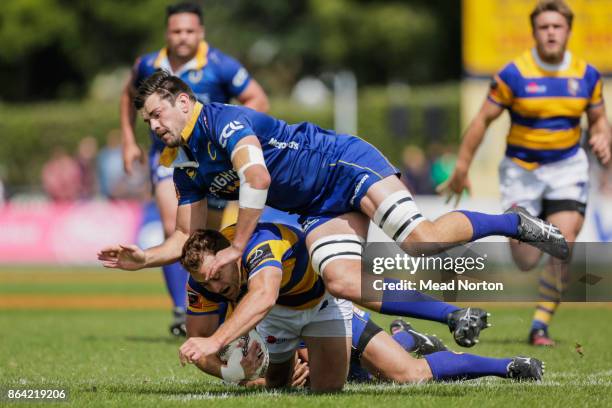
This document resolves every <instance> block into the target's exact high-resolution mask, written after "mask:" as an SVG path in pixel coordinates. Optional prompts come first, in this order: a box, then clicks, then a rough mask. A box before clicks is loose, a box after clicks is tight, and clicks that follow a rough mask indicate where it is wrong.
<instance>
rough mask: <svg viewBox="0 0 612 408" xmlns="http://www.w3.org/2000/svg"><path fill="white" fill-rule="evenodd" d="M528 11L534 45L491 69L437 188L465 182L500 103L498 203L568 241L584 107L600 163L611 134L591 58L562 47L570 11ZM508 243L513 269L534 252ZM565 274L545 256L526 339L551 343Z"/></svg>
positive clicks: (577, 208) (582, 174) (526, 263)
mask: <svg viewBox="0 0 612 408" xmlns="http://www.w3.org/2000/svg"><path fill="white" fill-rule="evenodd" d="M530 17H531V28H532V33H533V38H534V40H535V47H534V48H532V49H531V50H528V51H526V52H525V53H523V54H522V55H521V56H519V57H518V58H516V59H515V60H514V61H512V62H510V63H509V64H508V65H506V66H505V67H504V68H503V69H502V70H501V71H500V72H499V73H498V74H496V75H495V76H494V79H493V81H492V82H491V89H490V91H489V95H488V97H487V99H486V100H485V102H484V104H483V105H482V108H481V109H480V112H479V113H478V114H477V115H476V117H475V118H474V120H473V121H472V123H471V124H470V126H469V127H468V129H467V130H466V132H465V135H464V137H463V142H462V143H461V147H460V148H459V156H458V159H457V164H456V168H455V171H454V172H453V175H452V176H451V178H450V179H449V182H448V184H447V185H446V187H445V189H446V190H447V192H448V193H450V194H451V195H452V194H458V195H460V194H462V192H463V190H464V189H466V188H467V189H468V190H469V188H470V182H469V179H468V170H469V167H470V164H471V162H472V159H473V157H474V154H475V153H476V150H477V149H478V146H479V145H480V143H481V142H482V140H483V137H484V134H485V131H486V129H487V127H488V126H489V124H490V123H491V122H492V121H493V120H495V119H496V118H498V117H499V116H500V115H501V114H502V113H503V112H504V110H508V111H509V113H510V119H511V122H512V124H511V127H510V130H509V131H508V136H507V148H506V155H505V156H506V157H505V158H504V159H503V160H502V162H501V164H500V166H499V176H500V191H501V196H502V205H503V208H509V209H510V210H509V211H520V212H522V213H523V214H524V216H526V217H529V216H538V217H541V218H544V219H546V220H547V221H549V222H551V223H553V224H555V225H557V226H559V228H560V230H561V232H562V233H563V235H564V236H565V238H566V239H567V240H568V241H569V242H574V241H575V240H576V237H577V236H578V234H579V233H580V230H581V228H582V224H583V222H584V214H585V211H586V201H587V196H588V185H589V172H588V159H587V156H586V154H585V152H584V150H583V149H582V147H581V146H580V137H581V127H580V119H581V116H582V115H583V114H584V113H586V117H587V119H588V123H589V133H590V135H589V140H588V143H589V145H590V147H591V150H592V151H593V153H594V154H595V155H596V156H597V158H598V159H599V161H600V162H601V164H602V165H607V164H609V162H610V156H611V155H610V143H611V140H612V137H611V131H610V125H609V123H608V119H607V117H606V108H605V104H604V100H603V94H602V86H603V85H602V79H601V75H600V74H599V72H598V71H597V70H596V69H595V68H594V67H593V66H591V65H589V64H587V63H586V62H585V61H584V60H582V59H580V58H578V57H576V56H575V55H573V54H572V53H570V52H569V51H567V49H566V47H567V42H568V40H569V36H570V33H571V28H572V20H573V13H572V11H571V9H570V8H569V7H568V6H567V4H566V3H565V2H564V1H562V0H541V1H539V2H538V4H537V5H536V7H535V8H534V10H533V12H532V13H531V16H530ZM517 206H518V207H520V208H519V209H517ZM513 207H514V208H513ZM529 214H531V215H529ZM510 244H511V248H512V254H513V257H514V259H515V261H516V263H517V265H518V266H519V268H520V269H522V270H529V269H531V268H533V267H534V266H536V265H537V264H538V262H539V260H540V258H541V256H542V253H541V252H540V251H539V250H538V249H537V248H530V247H527V246H525V245H519V243H518V242H516V241H514V240H512V241H511V242H510ZM567 275H568V272H567V266H566V264H564V263H561V262H559V260H557V259H553V258H551V259H550V261H549V262H548V264H547V266H546V270H545V271H544V272H543V274H542V276H541V278H540V284H539V285H540V287H539V291H540V298H541V300H540V302H539V303H538V305H537V308H536V311H535V314H534V316H533V321H532V325H531V331H530V333H529V342H530V343H531V344H533V345H538V346H552V345H554V342H553V340H552V339H551V338H550V337H549V335H548V325H549V324H550V321H551V319H552V316H553V314H554V312H555V310H556V309H557V307H558V306H559V301H560V300H561V294H562V291H563V288H564V286H565V285H566V283H567V281H568V280H569V276H567Z"/></svg>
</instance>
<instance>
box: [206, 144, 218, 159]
mask: <svg viewBox="0 0 612 408" xmlns="http://www.w3.org/2000/svg"><path fill="white" fill-rule="evenodd" d="M213 153H214V154H213ZM208 157H210V159H211V160H212V161H215V160H217V151H216V150H215V148H214V146H213V145H212V143H211V142H208Z"/></svg>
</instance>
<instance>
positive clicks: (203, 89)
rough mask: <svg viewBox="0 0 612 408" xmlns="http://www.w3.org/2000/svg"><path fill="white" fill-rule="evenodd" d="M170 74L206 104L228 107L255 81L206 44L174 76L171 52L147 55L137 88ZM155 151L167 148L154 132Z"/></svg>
mask: <svg viewBox="0 0 612 408" xmlns="http://www.w3.org/2000/svg"><path fill="white" fill-rule="evenodd" d="M160 69H163V70H166V71H168V72H171V73H172V74H173V75H175V76H177V77H179V78H181V79H182V80H183V81H184V82H185V83H187V85H189V87H190V88H191V89H192V90H193V92H194V93H195V96H196V98H197V99H198V100H200V101H202V102H203V103H209V102H222V103H227V102H229V101H230V100H231V99H232V98H233V97H236V96H238V95H240V94H241V93H242V92H243V91H244V90H245V89H246V87H247V86H248V84H249V81H250V80H251V77H250V75H249V73H248V72H247V70H246V69H245V68H244V67H243V66H242V65H240V63H239V62H238V61H236V60H235V59H234V58H232V57H230V56H228V55H226V54H224V53H222V52H221V51H219V50H218V49H216V48H214V47H211V46H209V45H208V43H206V42H205V41H202V42H201V43H200V45H199V47H198V51H197V53H196V55H195V57H194V58H193V59H192V60H191V61H189V62H187V63H186V64H185V65H184V66H183V67H182V68H181V69H180V70H179V71H177V72H173V71H172V68H171V67H170V62H169V61H168V51H167V49H166V48H162V49H161V50H159V51H155V52H152V53H149V54H145V55H143V56H141V57H139V58H138V59H137V60H136V63H135V64H134V68H133V73H134V75H133V78H134V82H133V84H132V85H133V86H134V87H135V88H138V86H139V85H140V84H141V83H142V82H143V81H144V80H145V79H146V78H147V77H149V76H150V75H151V74H153V73H154V72H155V71H157V70H160ZM150 136H151V141H152V147H151V149H152V150H154V151H161V150H162V149H163V148H164V144H163V143H162V142H161V141H160V140H159V139H158V138H156V137H155V134H154V133H152V132H151V135H150Z"/></svg>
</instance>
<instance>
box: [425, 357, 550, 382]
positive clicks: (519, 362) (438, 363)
mask: <svg viewBox="0 0 612 408" xmlns="http://www.w3.org/2000/svg"><path fill="white" fill-rule="evenodd" d="M424 358H425V359H426V360H427V362H428V363H429V367H430V368H431V372H432V375H433V379H434V380H437V381H456V380H469V379H472V378H479V377H485V376H489V375H492V376H497V377H502V378H511V379H514V380H519V381H523V380H534V381H540V380H541V379H542V375H543V374H544V363H542V362H541V361H540V360H538V359H535V358H530V357H513V358H491V357H481V356H475V355H473V354H467V353H465V354H464V353H454V352H452V351H441V352H439V353H434V354H429V355H427V356H425V357H424Z"/></svg>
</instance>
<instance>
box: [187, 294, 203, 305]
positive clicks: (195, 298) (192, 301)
mask: <svg viewBox="0 0 612 408" xmlns="http://www.w3.org/2000/svg"><path fill="white" fill-rule="evenodd" d="M187 299H188V301H189V307H192V308H194V309H201V308H202V296H200V294H199V293H197V292H195V291H193V290H189V289H187Z"/></svg>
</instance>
